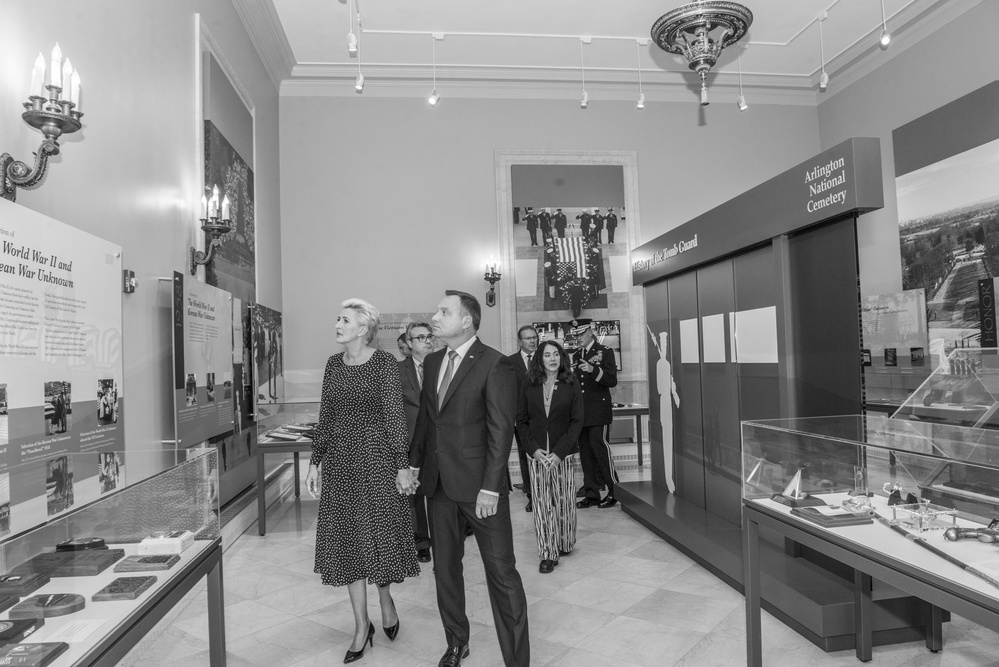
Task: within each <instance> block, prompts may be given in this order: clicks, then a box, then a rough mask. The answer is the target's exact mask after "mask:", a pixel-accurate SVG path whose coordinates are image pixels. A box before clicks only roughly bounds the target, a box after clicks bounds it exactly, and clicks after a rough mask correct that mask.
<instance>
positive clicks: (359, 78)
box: [354, 12, 364, 93]
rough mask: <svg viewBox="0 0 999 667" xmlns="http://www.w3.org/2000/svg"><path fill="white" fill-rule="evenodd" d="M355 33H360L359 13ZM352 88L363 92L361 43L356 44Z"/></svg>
mask: <svg viewBox="0 0 999 667" xmlns="http://www.w3.org/2000/svg"><path fill="white" fill-rule="evenodd" d="M357 34H361V13H360V12H358V14H357ZM354 90H355V91H357V92H358V93H363V92H364V75H363V74H362V73H361V45H360V44H358V45H357V79H356V80H355V81H354Z"/></svg>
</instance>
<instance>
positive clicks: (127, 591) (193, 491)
mask: <svg viewBox="0 0 999 667" xmlns="http://www.w3.org/2000/svg"><path fill="white" fill-rule="evenodd" d="M60 458H61V459H64V460H61V461H60V466H59V470H54V469H53V466H52V462H51V461H39V462H35V463H27V464H22V465H20V466H16V467H12V468H10V469H9V470H8V472H9V474H11V475H24V476H33V477H35V478H37V479H38V480H39V482H40V483H41V484H42V485H43V487H45V488H47V490H48V493H47V494H46V495H41V496H39V497H37V498H31V499H27V500H26V501H25V502H19V500H18V499H17V498H12V499H11V501H12V504H11V505H10V506H9V507H8V508H6V509H7V511H8V512H9V513H10V515H11V516H17V515H18V514H32V513H33V514H37V515H39V516H40V517H41V521H39V522H38V523H37V525H35V526H34V527H33V528H31V529H29V530H25V531H23V532H19V533H16V534H12V535H11V536H10V537H8V538H7V539H5V540H4V541H3V542H2V543H0V664H25V665H29V664H37V665H43V664H51V665H53V667H60V666H63V665H66V666H68V665H105V664H106V665H112V664H115V663H116V662H117V661H118V660H120V659H121V657H122V656H123V655H124V654H125V653H127V651H128V649H129V648H131V646H133V645H134V644H135V643H136V642H137V641H138V640H139V639H141V637H142V636H143V635H144V634H145V633H146V632H148V630H149V629H150V628H151V627H152V626H153V624H155V622H156V621H157V620H158V619H159V618H161V617H162V616H163V615H164V614H166V612H167V611H168V610H169V608H170V607H172V606H173V605H174V604H176V602H177V601H178V600H179V599H180V598H181V597H183V595H184V594H185V593H186V592H187V591H188V590H190V589H191V588H192V587H193V586H194V585H195V584H196V583H197V582H198V580H200V579H201V578H202V577H206V576H207V577H208V578H209V588H210V589H214V593H212V594H210V596H209V597H210V598H212V601H210V606H215V611H214V613H213V612H212V610H211V609H210V610H209V617H210V620H209V623H210V625H212V626H213V629H212V630H211V633H210V635H211V639H212V650H211V653H212V655H213V656H215V655H216V654H219V655H224V650H225V649H224V630H223V628H224V621H223V620H222V605H221V539H220V533H219V506H218V462H217V452H216V450H214V449H190V450H177V451H173V450H170V451H155V452H151V451H129V452H127V453H124V452H116V453H100V454H97V453H91V454H68V455H63V456H62V457H60ZM112 464H113V465H114V469H113V470H111V469H110V468H109V466H110V465H112ZM95 470H99V471H100V474H98V475H93V471H95ZM85 471H86V472H85ZM57 472H58V473H60V474H55V473H57ZM86 473H89V474H90V475H91V476H90V477H84V475H85V474H86ZM112 475H113V481H114V483H113V485H112V484H111V483H110V482H109V477H110V476H112ZM90 487H93V488H90ZM67 488H68V489H69V490H68V491H67ZM74 488H75V489H76V492H74V491H73V490H72V489H74ZM60 494H62V503H61V504H53V500H54V499H58V497H59V495H60ZM67 496H68V497H69V501H68V503H69V504H68V506H66V497H67ZM47 514H48V518H47V519H46V515H47ZM213 602H214V603H215V605H213ZM219 650H221V653H219ZM5 660H6V662H5ZM213 664H216V663H213Z"/></svg>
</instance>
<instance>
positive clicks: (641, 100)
mask: <svg viewBox="0 0 999 667" xmlns="http://www.w3.org/2000/svg"><path fill="white" fill-rule="evenodd" d="M647 43H648V42H646V41H645V40H644V39H636V40H635V51H637V52H638V104H636V105H635V107H636V108H637V109H638V110H639V111H641V110H642V109H644V108H645V93H644V92H642V47H643V46H645V44H647Z"/></svg>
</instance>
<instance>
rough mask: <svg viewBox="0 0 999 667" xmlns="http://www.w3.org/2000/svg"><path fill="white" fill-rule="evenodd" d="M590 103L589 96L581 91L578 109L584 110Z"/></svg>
mask: <svg viewBox="0 0 999 667" xmlns="http://www.w3.org/2000/svg"><path fill="white" fill-rule="evenodd" d="M589 103H590V94H589V93H587V92H586V91H585V90H584V91H583V96H582V97H580V98H579V108H580V109H585V108H586V105H588V104H589Z"/></svg>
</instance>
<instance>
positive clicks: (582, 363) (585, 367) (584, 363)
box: [577, 359, 593, 373]
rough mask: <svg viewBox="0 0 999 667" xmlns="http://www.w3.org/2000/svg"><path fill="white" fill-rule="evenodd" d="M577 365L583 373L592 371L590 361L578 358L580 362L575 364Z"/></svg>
mask: <svg viewBox="0 0 999 667" xmlns="http://www.w3.org/2000/svg"><path fill="white" fill-rule="evenodd" d="M577 366H579V369H580V370H582V371H583V372H584V373H592V372H593V364H591V363H590V362H588V361H586V360H585V359H583V360H580V362H579V364H577Z"/></svg>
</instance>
